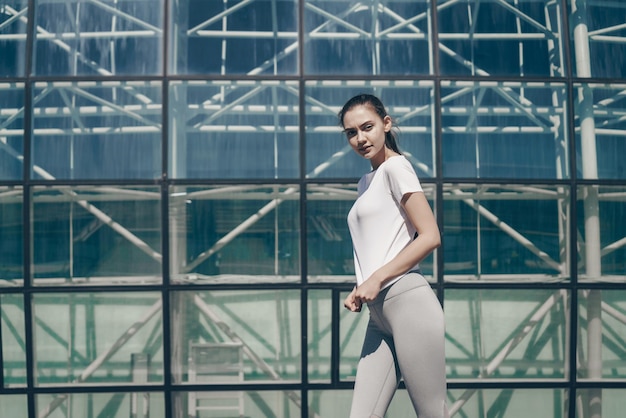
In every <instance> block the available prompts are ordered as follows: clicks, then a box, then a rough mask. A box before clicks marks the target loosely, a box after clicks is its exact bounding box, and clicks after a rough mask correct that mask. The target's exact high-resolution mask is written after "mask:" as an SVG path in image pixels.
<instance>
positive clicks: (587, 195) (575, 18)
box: [572, 0, 602, 418]
mask: <svg viewBox="0 0 626 418" xmlns="http://www.w3.org/2000/svg"><path fill="white" fill-rule="evenodd" d="M572 23H573V25H572V27H573V34H574V51H575V57H576V74H577V75H578V77H591V59H590V54H589V35H588V29H587V2H586V0H572ZM578 109H579V118H580V138H581V159H582V173H583V178H585V179H597V178H598V162H597V155H596V135H595V121H594V118H593V94H592V91H591V88H589V87H588V86H586V85H583V86H582V87H581V88H580V89H579V90H578ZM583 205H584V209H585V214H584V216H585V268H586V275H587V277H589V278H592V279H598V278H600V276H601V275H602V269H601V258H600V257H601V252H600V250H601V248H600V216H599V212H600V211H599V207H598V187H597V186H589V187H587V188H586V190H585V192H584V194H583ZM601 301H602V294H601V291H600V290H591V291H590V292H589V295H588V297H587V370H588V378H590V379H601V378H602V316H601V308H600V303H601ZM588 408H589V418H601V417H602V389H590V390H589V405H588Z"/></svg>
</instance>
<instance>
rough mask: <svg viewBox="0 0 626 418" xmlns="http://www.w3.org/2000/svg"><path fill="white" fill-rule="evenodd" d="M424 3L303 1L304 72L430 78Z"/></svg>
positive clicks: (396, 0)
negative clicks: (420, 76) (421, 76)
mask: <svg viewBox="0 0 626 418" xmlns="http://www.w3.org/2000/svg"><path fill="white" fill-rule="evenodd" d="M430 3H431V2H430V1H426V0H411V1H406V0H390V1H385V2H372V3H358V2H356V3H355V2H354V1H351V0H338V1H326V0H306V1H305V6H304V7H305V10H304V31H305V34H304V37H305V38H304V39H305V50H304V60H305V62H304V69H305V73H307V74H355V75H366V74H367V75H369V74H372V75H379V74H429V73H431V72H432V60H431V58H430V57H431V48H430V40H429V37H430V27H431V25H432V22H431V21H430Z"/></svg>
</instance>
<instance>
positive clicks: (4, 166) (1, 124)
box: [0, 13, 24, 180]
mask: <svg viewBox="0 0 626 418" xmlns="http://www.w3.org/2000/svg"><path fill="white" fill-rule="evenodd" d="M1 19H2V14H1V13H0V56H2V40H1V39H2V34H1V33H2V32H1V28H2V20H1ZM4 61H5V60H4V58H3V59H2V60H1V61H0V68H1V67H2V63H3V62H4ZM0 71H1V70H0ZM0 75H1V74H0ZM23 150H24V84H23V83H0V180H19V179H21V178H22V176H23V172H24V151H23Z"/></svg>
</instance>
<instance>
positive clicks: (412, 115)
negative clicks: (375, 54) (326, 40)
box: [305, 81, 435, 178]
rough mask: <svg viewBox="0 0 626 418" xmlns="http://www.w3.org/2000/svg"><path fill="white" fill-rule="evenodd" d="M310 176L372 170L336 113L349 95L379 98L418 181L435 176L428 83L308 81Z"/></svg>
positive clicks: (358, 173) (354, 174) (351, 174)
mask: <svg viewBox="0 0 626 418" xmlns="http://www.w3.org/2000/svg"><path fill="white" fill-rule="evenodd" d="M306 88H307V90H306V108H305V111H306V158H307V162H306V170H307V177H308V178H317V177H320V178H328V177H338V178H346V177H356V178H358V177H361V176H362V175H363V174H365V173H366V172H368V171H370V170H371V167H370V164H369V162H368V161H367V160H365V159H364V158H362V157H360V156H359V155H357V154H356V153H355V152H354V151H353V150H352V148H351V147H350V145H349V144H348V141H347V139H346V137H345V135H343V133H342V132H341V128H340V127H339V120H338V118H337V113H338V112H339V111H340V110H341V108H342V107H343V105H344V103H345V102H347V101H348V100H349V99H350V98H351V97H353V96H355V95H357V94H361V93H364V92H365V93H370V92H371V93H373V94H375V95H377V96H378V97H380V98H381V100H382V101H383V103H384V104H385V106H386V109H387V112H388V113H389V115H391V117H392V118H393V119H394V121H395V124H396V126H397V127H398V128H399V141H398V145H399V147H400V150H401V151H402V152H403V154H404V155H405V156H406V157H407V158H408V159H409V161H411V163H412V164H413V166H414V168H415V171H416V173H417V176H418V177H419V178H426V177H434V175H435V166H434V161H435V157H434V153H435V134H434V129H433V127H432V126H433V123H434V122H433V118H434V110H433V106H432V100H433V98H432V96H433V84H432V83H431V82H430V81H350V82H348V81H310V82H308V83H307V86H306Z"/></svg>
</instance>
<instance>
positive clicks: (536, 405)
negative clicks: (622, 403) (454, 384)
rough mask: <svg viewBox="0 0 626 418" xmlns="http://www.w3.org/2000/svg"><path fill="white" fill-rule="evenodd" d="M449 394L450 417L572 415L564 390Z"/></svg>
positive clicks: (555, 417)
mask: <svg viewBox="0 0 626 418" xmlns="http://www.w3.org/2000/svg"><path fill="white" fill-rule="evenodd" d="M448 395H449V396H448V408H450V415H451V416H452V414H454V416H455V417H456V416H462V417H491V416H494V417H551V418H567V417H569V416H570V415H569V412H568V408H567V405H568V392H567V391H566V390H563V389H466V390H461V389H453V390H450V391H449V393H448ZM608 416H611V415H608ZM616 416H617V415H616Z"/></svg>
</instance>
